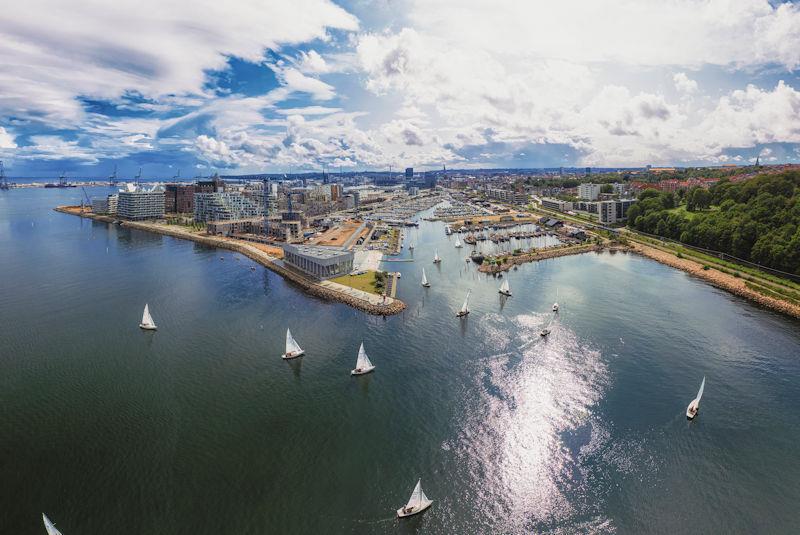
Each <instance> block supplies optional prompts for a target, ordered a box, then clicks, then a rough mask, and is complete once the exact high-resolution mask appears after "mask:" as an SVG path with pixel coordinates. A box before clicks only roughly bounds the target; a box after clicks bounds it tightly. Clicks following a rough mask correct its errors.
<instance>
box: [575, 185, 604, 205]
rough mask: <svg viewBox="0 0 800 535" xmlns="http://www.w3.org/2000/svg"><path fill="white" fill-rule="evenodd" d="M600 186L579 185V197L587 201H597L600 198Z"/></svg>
mask: <svg viewBox="0 0 800 535" xmlns="http://www.w3.org/2000/svg"><path fill="white" fill-rule="evenodd" d="M600 187H601V186H600V184H592V183H591V182H589V183H586V184H578V197H580V198H581V199H585V200H587V201H596V200H597V198H598V197H599V196H600Z"/></svg>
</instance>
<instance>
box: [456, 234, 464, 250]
mask: <svg viewBox="0 0 800 535" xmlns="http://www.w3.org/2000/svg"><path fill="white" fill-rule="evenodd" d="M462 247H463V245H462V244H461V240H459V239H458V236H456V249H461V248H462Z"/></svg>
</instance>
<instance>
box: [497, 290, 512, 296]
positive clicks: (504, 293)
mask: <svg viewBox="0 0 800 535" xmlns="http://www.w3.org/2000/svg"><path fill="white" fill-rule="evenodd" d="M499 293H500V295H505V296H506V297H511V292H504V291H503V290H500V292H499Z"/></svg>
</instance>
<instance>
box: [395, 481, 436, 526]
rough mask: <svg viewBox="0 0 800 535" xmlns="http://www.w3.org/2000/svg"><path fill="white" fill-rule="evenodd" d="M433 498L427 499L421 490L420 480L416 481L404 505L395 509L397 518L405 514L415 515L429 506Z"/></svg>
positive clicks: (405, 515) (403, 516)
mask: <svg viewBox="0 0 800 535" xmlns="http://www.w3.org/2000/svg"><path fill="white" fill-rule="evenodd" d="M432 503H433V500H429V499H428V497H427V496H425V492H423V490H422V480H421V479H420V480H419V481H417V486H416V487H414V492H412V493H411V497H410V498H409V499H408V503H407V504H406V505H405V507H401V508H400V509H398V510H397V518H405V517H407V516H411V515H416V514H418V513H421V512H422V511H424V510H425V509H427V508H428V507H430V506H431V504H432Z"/></svg>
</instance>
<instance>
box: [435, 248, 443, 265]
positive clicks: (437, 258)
mask: <svg viewBox="0 0 800 535" xmlns="http://www.w3.org/2000/svg"><path fill="white" fill-rule="evenodd" d="M441 261H442V259H441V258H439V249H436V251H435V252H434V253H433V263H434V264H438V263H439V262H441Z"/></svg>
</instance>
